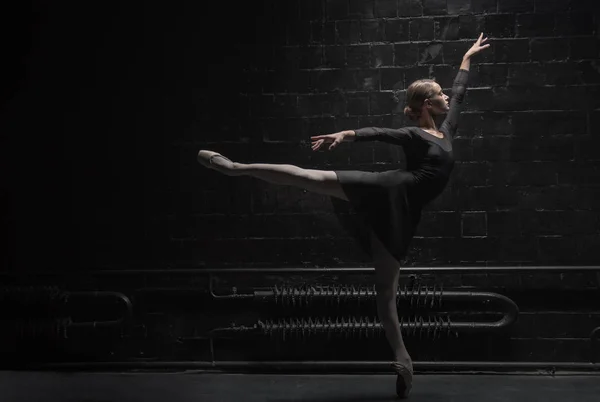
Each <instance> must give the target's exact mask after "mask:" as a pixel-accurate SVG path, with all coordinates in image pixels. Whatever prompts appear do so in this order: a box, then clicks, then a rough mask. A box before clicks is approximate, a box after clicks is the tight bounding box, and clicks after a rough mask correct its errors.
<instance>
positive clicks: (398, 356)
mask: <svg viewBox="0 0 600 402" xmlns="http://www.w3.org/2000/svg"><path fill="white" fill-rule="evenodd" d="M371 251H372V253H373V263H374V265H375V290H376V291H377V315H378V316H379V319H380V321H381V324H382V325H383V328H384V330H385V336H386V337H387V340H388V342H389V343H390V346H391V347H392V351H393V353H394V358H395V361H397V362H399V363H402V364H404V365H406V366H407V367H409V368H410V369H412V360H411V358H410V355H409V354H408V351H407V350H406V346H404V340H403V339H402V333H401V332H400V322H399V320H398V308H397V306H396V292H397V290H398V279H399V277H400V264H399V262H398V261H397V260H396V259H395V258H394V257H393V256H392V255H391V254H390V253H389V251H387V249H386V248H385V247H384V246H383V244H381V242H380V240H379V239H378V238H377V236H375V234H374V233H373V231H371Z"/></svg>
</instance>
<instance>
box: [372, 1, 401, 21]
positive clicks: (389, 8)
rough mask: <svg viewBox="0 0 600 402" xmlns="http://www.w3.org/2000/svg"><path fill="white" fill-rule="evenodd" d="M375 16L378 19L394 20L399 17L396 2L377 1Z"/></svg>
mask: <svg viewBox="0 0 600 402" xmlns="http://www.w3.org/2000/svg"><path fill="white" fill-rule="evenodd" d="M374 14H375V17H377V18H393V17H396V16H397V15H398V2H397V1H396V0H375V8H374Z"/></svg>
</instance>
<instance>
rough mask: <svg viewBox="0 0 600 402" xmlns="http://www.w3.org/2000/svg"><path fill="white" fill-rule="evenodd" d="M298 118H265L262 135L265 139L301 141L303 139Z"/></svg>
mask: <svg viewBox="0 0 600 402" xmlns="http://www.w3.org/2000/svg"><path fill="white" fill-rule="evenodd" d="M301 122H302V121H301V120H300V119H284V118H276V119H265V120H263V122H262V126H263V129H262V132H263V137H264V139H265V140H267V141H301V140H303V139H305V138H306V137H305V135H304V132H303V130H302V124H301Z"/></svg>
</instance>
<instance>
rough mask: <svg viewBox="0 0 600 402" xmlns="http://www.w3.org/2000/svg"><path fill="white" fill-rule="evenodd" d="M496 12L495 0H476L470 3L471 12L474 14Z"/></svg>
mask: <svg viewBox="0 0 600 402" xmlns="http://www.w3.org/2000/svg"><path fill="white" fill-rule="evenodd" d="M497 10H498V4H497V0H477V1H472V2H471V11H473V12H474V13H476V14H479V13H495V12H496V11H497Z"/></svg>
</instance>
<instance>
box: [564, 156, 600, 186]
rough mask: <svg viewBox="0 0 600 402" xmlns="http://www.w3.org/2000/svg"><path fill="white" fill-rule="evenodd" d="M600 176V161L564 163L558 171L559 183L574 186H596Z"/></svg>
mask: <svg viewBox="0 0 600 402" xmlns="http://www.w3.org/2000/svg"><path fill="white" fill-rule="evenodd" d="M599 178H600V163H598V162H597V161H584V162H579V163H577V164H575V163H570V164H563V165H562V166H561V168H560V171H559V173H558V183H559V184H563V185H573V186H595V185H597V183H598V179H599Z"/></svg>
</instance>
